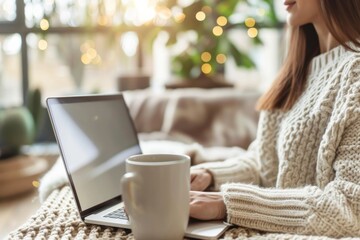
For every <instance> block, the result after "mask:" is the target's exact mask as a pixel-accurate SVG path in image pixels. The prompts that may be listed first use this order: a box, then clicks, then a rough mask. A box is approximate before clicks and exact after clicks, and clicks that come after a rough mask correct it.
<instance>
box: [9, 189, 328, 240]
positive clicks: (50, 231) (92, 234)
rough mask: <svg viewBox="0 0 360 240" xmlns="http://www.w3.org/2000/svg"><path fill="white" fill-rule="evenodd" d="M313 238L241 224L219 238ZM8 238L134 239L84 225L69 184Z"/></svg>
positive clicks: (127, 233)
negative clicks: (253, 228)
mask: <svg viewBox="0 0 360 240" xmlns="http://www.w3.org/2000/svg"><path fill="white" fill-rule="evenodd" d="M245 238H249V239H284V240H285V239H299V240H300V239H314V240H323V239H324V240H326V239H330V238H325V237H308V236H299V235H290V234H265V233H260V232H257V231H254V230H250V229H245V228H241V227H237V228H232V229H230V230H228V231H227V232H226V233H225V234H224V236H223V238H222V239H227V240H230V239H245ZM8 239H35V240H38V239H39V240H40V239H49V240H55V239H62V240H65V239H118V240H121V239H123V240H124V239H128V240H134V237H133V235H132V234H131V232H130V231H129V230H124V229H120V228H111V227H101V226H97V225H91V224H85V223H83V222H82V221H81V219H80V217H79V215H78V211H77V209H76V206H75V202H74V199H73V197H72V194H71V190H70V188H69V187H68V186H65V187H63V188H61V189H57V190H54V191H53V192H52V193H51V195H50V196H49V197H48V198H47V200H46V201H45V202H44V203H43V204H42V206H41V208H40V209H39V210H38V211H37V213H36V214H35V215H34V216H32V217H31V218H30V219H29V220H28V221H27V222H26V223H25V224H24V225H23V226H21V227H20V228H19V229H17V230H16V231H14V232H12V233H10V235H9V237H8Z"/></svg>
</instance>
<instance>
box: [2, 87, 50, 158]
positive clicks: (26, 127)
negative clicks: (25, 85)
mask: <svg viewBox="0 0 360 240" xmlns="http://www.w3.org/2000/svg"><path fill="white" fill-rule="evenodd" d="M42 113H43V111H42V106H41V92H40V90H39V89H35V90H34V91H32V92H30V93H29V107H25V106H20V107H11V108H6V109H0V159H4V158H9V157H12V156H15V155H17V154H19V153H20V148H21V146H23V145H27V144H32V143H33V141H34V139H35V136H36V133H37V130H38V125H39V121H40V118H41V116H42Z"/></svg>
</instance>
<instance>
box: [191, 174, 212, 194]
mask: <svg viewBox="0 0 360 240" xmlns="http://www.w3.org/2000/svg"><path fill="white" fill-rule="evenodd" d="M212 180H213V177H212V175H211V173H209V172H208V171H207V170H206V169H191V170H190V182H191V185H190V189H191V190H193V191H204V190H205V189H207V188H208V187H209V186H210V185H211V183H212Z"/></svg>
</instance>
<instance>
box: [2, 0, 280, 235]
mask: <svg viewBox="0 0 360 240" xmlns="http://www.w3.org/2000/svg"><path fill="white" fill-rule="evenodd" d="M285 18H286V16H285V10H284V9H283V1H281V0H87V1H84V0H0V238H2V237H3V236H4V234H6V233H7V232H8V231H10V230H12V229H13V228H15V227H18V225H19V224H20V223H22V221H24V219H26V218H27V217H28V216H29V215H30V214H31V213H33V212H34V211H35V210H36V208H38V206H39V203H38V201H37V199H36V193H34V191H33V190H34V189H36V187H37V186H38V184H39V182H38V181H37V179H38V177H39V176H41V174H43V173H44V172H45V171H46V170H47V169H48V168H49V167H50V166H51V164H52V163H53V162H54V159H56V157H57V154H58V149H57V146H56V143H55V139H54V136H53V134H52V129H51V126H50V122H49V120H48V117H47V113H46V110H45V107H44V106H45V104H44V102H45V99H46V98H47V97H48V96H54V95H57V96H59V95H73V94H88V93H114V92H119V91H131V90H135V89H143V88H149V89H151V90H152V91H164V90H165V89H169V88H185V87H202V88H217V87H233V88H237V89H238V90H239V91H259V92H262V91H264V90H266V89H267V88H268V87H269V85H270V84H271V81H272V80H273V78H274V77H275V75H276V73H277V71H278V69H279V66H280V64H281V62H282V58H283V55H284V43H285V42H284V26H285V24H284V22H285ZM39 159H42V160H39ZM21 206H23V207H21ZM31 206H32V207H31ZM14 214H16V216H17V217H16V218H15V219H14V218H11V217H10V216H12V215H14ZM1 226H2V227H1ZM1 228H3V229H1Z"/></svg>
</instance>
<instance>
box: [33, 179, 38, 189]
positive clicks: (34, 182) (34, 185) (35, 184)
mask: <svg viewBox="0 0 360 240" xmlns="http://www.w3.org/2000/svg"><path fill="white" fill-rule="evenodd" d="M32 185H33V187H35V188H38V187H39V186H40V182H39V181H35V180H34V181H32Z"/></svg>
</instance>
